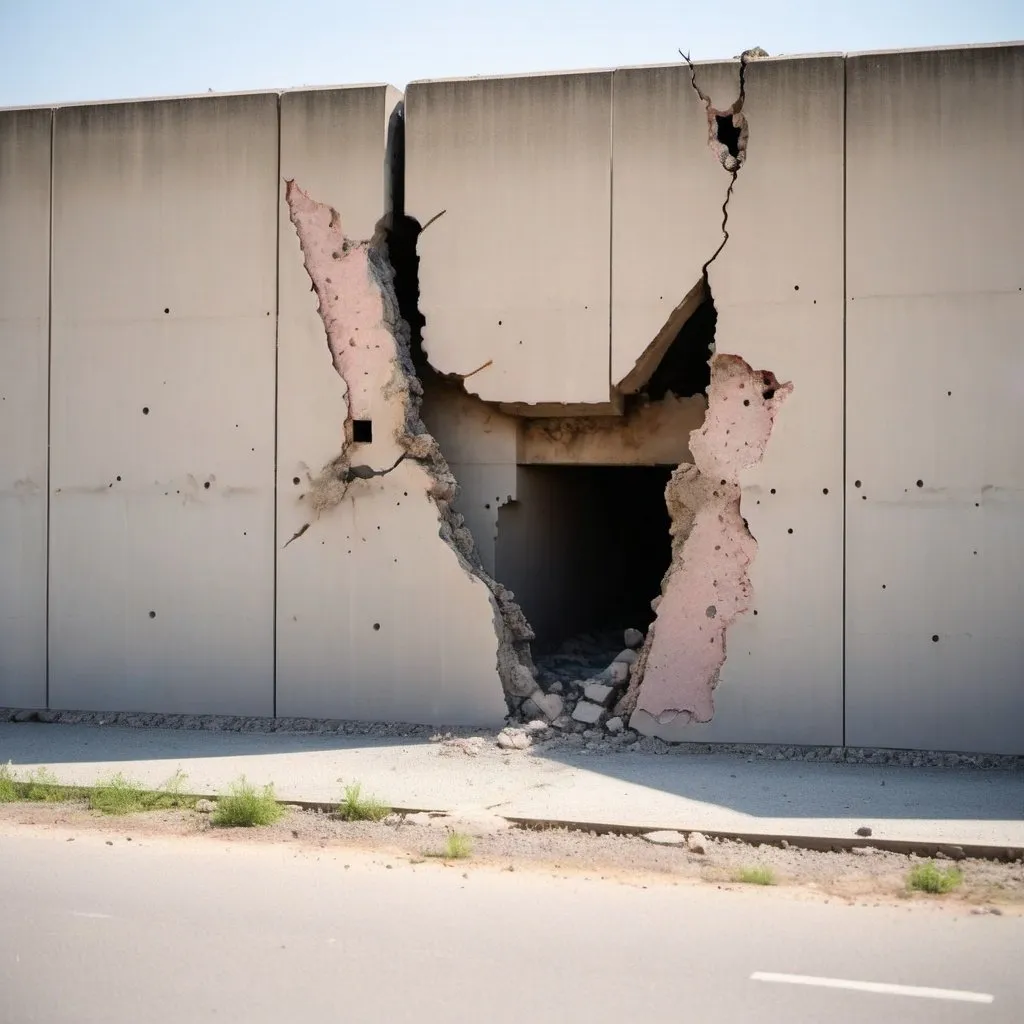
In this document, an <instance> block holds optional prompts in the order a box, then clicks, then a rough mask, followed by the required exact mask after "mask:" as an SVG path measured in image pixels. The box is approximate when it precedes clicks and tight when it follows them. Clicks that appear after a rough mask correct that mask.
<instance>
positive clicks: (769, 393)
mask: <svg viewBox="0 0 1024 1024" xmlns="http://www.w3.org/2000/svg"><path fill="white" fill-rule="evenodd" d="M761 397H762V398H763V399H764V400H765V401H766V402H768V401H770V400H771V399H773V398H774V397H775V388H765V389H764V391H762V392H761Z"/></svg>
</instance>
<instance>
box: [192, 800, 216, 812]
mask: <svg viewBox="0 0 1024 1024" xmlns="http://www.w3.org/2000/svg"><path fill="white" fill-rule="evenodd" d="M196 810H197V811H198V812H199V813H200V814H212V813H213V812H214V811H215V810H217V801H216V800H197V801H196Z"/></svg>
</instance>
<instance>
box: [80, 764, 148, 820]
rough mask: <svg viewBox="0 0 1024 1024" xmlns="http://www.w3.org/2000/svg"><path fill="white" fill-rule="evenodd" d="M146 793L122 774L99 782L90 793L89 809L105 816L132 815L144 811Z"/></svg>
mask: <svg viewBox="0 0 1024 1024" xmlns="http://www.w3.org/2000/svg"><path fill="white" fill-rule="evenodd" d="M144 795H145V791H144V790H143V788H142V786H140V785H139V783H137V782H132V781H131V780H130V779H126V778H125V777H124V776H123V775H122V774H121V773H120V772H118V773H117V774H116V775H111V776H109V777H108V778H106V779H102V780H101V781H99V782H97V783H96V785H95V786H93V788H92V789H91V790H90V791H89V807H90V808H91V809H92V810H94V811H100V812H102V813H103V814H132V813H134V812H135V811H141V810H144V804H143V798H144Z"/></svg>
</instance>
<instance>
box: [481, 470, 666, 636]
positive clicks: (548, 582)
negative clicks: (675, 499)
mask: <svg viewBox="0 0 1024 1024" xmlns="http://www.w3.org/2000/svg"><path fill="white" fill-rule="evenodd" d="M671 471H672V470H671V468H670V467H668V466H520V467H519V479H518V490H519V493H518V500H517V501H513V502H510V503H509V504H507V505H503V506H502V508H501V510H500V511H499V514H498V536H497V543H496V548H495V570H496V574H497V578H498V579H499V580H501V582H502V583H503V584H504V585H505V586H507V587H508V588H509V589H510V590H512V591H513V592H514V593H515V595H516V600H517V601H518V602H519V605H520V607H521V608H522V609H523V611H524V612H525V613H526V617H527V619H528V620H529V622H530V625H531V626H533V628H534V630H535V632H536V633H537V641H536V644H535V650H536V651H537V653H538V654H541V655H543V654H544V653H545V652H548V651H551V650H554V649H556V648H557V647H558V646H559V645H560V644H561V643H562V642H563V641H565V640H567V639H569V638H571V637H575V636H578V635H579V634H583V633H586V634H596V633H600V632H617V633H618V634H619V637H620V638H619V640H618V641H617V643H618V644H620V645H621V631H622V630H624V629H626V628H627V627H629V626H633V627H635V628H637V629H642V630H646V628H647V626H648V625H649V624H650V622H651V621H652V620H653V618H654V613H653V612H652V611H651V600H652V599H653V598H655V597H656V596H657V595H658V594H659V593H660V592H661V580H662V577H663V576H664V574H665V571H666V570H667V569H668V566H669V562H670V561H671V556H672V545H671V538H670V536H669V516H668V511H667V509H666V507H665V485H666V484H667V483H668V478H669V475H670V474H671ZM613 653H615V652H613Z"/></svg>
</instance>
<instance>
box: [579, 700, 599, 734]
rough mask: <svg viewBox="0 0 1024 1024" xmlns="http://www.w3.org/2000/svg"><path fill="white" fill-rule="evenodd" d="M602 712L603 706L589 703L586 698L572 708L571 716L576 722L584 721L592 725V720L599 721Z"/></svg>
mask: <svg viewBox="0 0 1024 1024" xmlns="http://www.w3.org/2000/svg"><path fill="white" fill-rule="evenodd" d="M603 714H604V708H603V707H601V705H600V704H591V703H590V701H588V700H581V701H580V702H579V704H577V705H576V707H575V709H574V710H573V713H572V717H573V718H574V719H575V720H576V721H577V722H586V723H587V724H588V725H592V724H593V723H594V722H599V721H600V720H601V716H602V715H603ZM581 738H582V737H581Z"/></svg>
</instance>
